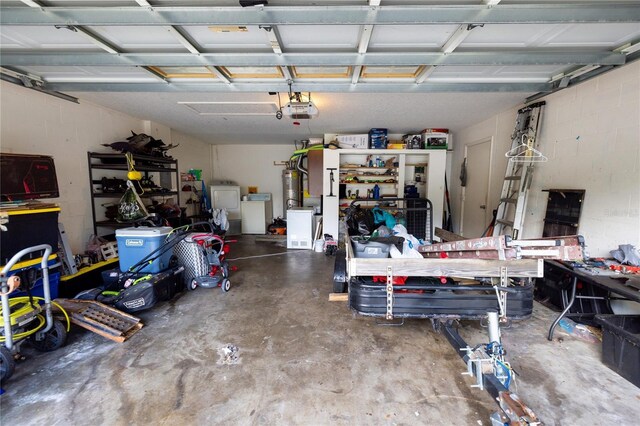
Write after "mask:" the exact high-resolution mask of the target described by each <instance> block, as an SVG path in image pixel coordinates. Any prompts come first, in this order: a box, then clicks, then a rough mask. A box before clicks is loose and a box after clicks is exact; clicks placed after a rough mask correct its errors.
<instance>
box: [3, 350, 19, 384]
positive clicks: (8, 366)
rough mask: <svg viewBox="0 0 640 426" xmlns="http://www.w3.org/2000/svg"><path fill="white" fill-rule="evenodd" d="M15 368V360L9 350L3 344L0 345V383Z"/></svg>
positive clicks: (9, 375)
mask: <svg viewBox="0 0 640 426" xmlns="http://www.w3.org/2000/svg"><path fill="white" fill-rule="evenodd" d="M15 369H16V361H15V359H13V355H12V354H11V351H10V350H9V349H7V348H6V347H5V346H0V385H1V384H3V383H4V382H5V380H8V379H9V377H11V375H12V374H13V371H14V370H15Z"/></svg>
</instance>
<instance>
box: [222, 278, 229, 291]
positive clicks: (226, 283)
mask: <svg viewBox="0 0 640 426" xmlns="http://www.w3.org/2000/svg"><path fill="white" fill-rule="evenodd" d="M220 288H221V289H222V291H223V292H225V293H226V292H228V291H229V289H230V288H231V281H229V280H228V279H226V278H225V279H223V280H222V283H221V284H220Z"/></svg>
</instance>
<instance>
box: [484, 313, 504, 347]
mask: <svg viewBox="0 0 640 426" xmlns="http://www.w3.org/2000/svg"><path fill="white" fill-rule="evenodd" d="M487 322H488V331H489V342H490V343H498V344H501V341H500V319H499V317H498V313H497V312H487Z"/></svg>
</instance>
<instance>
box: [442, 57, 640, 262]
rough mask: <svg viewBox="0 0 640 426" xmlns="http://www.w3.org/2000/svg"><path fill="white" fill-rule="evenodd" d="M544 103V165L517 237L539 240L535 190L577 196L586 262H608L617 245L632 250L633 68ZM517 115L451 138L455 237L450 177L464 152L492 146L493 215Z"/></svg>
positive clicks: (637, 225)
mask: <svg viewBox="0 0 640 426" xmlns="http://www.w3.org/2000/svg"><path fill="white" fill-rule="evenodd" d="M544 100H545V101H546V102H547V104H546V107H545V110H544V112H543V114H544V116H543V121H542V128H541V133H540V137H539V144H540V145H539V149H540V151H542V152H543V153H544V155H546V156H547V157H548V158H549V161H548V162H546V163H539V164H538V165H537V169H536V171H535V174H534V178H533V182H532V186H531V192H530V197H529V203H528V205H527V210H526V218H525V225H524V233H523V237H525V238H535V237H539V236H541V235H542V228H543V218H544V215H545V211H546V206H547V193H546V192H543V191H542V190H543V189H552V188H556V189H584V190H586V194H585V199H584V203H583V208H582V215H581V219H580V228H579V233H580V234H582V235H584V236H585V238H586V242H587V245H588V249H589V254H590V255H591V256H608V255H609V251H610V250H612V249H615V248H617V246H618V244H624V243H630V244H634V245H636V246H640V61H636V62H634V63H631V64H628V65H625V66H623V67H621V68H619V69H616V70H613V71H611V72H608V73H606V74H603V75H601V76H600V77H597V78H594V79H591V80H589V81H586V82H584V83H581V84H579V85H576V86H575V87H571V88H568V89H565V90H562V91H559V92H556V93H554V94H551V95H549V96H546V97H545V98H544ZM519 107H521V106H519ZM519 107H516V108H512V109H509V110H507V111H504V112H502V113H500V114H498V115H496V116H494V117H492V118H490V119H488V120H485V121H483V122H481V123H478V124H476V125H474V126H470V127H468V128H465V129H463V130H461V131H459V132H456V134H455V136H456V144H455V151H454V157H453V170H452V176H453V179H452V180H453V182H452V190H451V196H452V203H453V209H454V212H455V221H454V224H455V227H456V230H459V227H460V211H461V193H462V191H461V187H460V181H459V179H457V176H459V175H460V166H461V164H462V161H463V158H464V147H465V145H468V144H472V143H474V142H476V141H479V140H482V139H485V138H493V151H492V155H491V157H492V165H493V166H492V174H491V181H490V182H491V183H490V191H489V206H491V207H492V208H495V207H496V206H497V205H498V199H499V197H500V191H501V189H502V180H503V178H504V171H505V168H506V164H507V163H506V162H507V159H506V158H505V156H504V153H505V152H507V151H508V150H509V149H510V146H511V139H510V135H511V133H512V131H513V128H514V125H515V118H516V114H517V110H518V108H519Z"/></svg>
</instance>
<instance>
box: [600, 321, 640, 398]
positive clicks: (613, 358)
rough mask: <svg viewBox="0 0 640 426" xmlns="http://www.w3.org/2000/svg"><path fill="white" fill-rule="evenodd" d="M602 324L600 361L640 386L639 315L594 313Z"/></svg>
mask: <svg viewBox="0 0 640 426" xmlns="http://www.w3.org/2000/svg"><path fill="white" fill-rule="evenodd" d="M596 322H597V323H598V324H600V325H601V326H602V362H603V363H604V364H605V365H606V366H607V367H609V368H611V369H612V370H614V371H615V372H616V373H618V374H620V375H621V376H622V377H624V378H625V379H627V380H628V381H630V382H631V383H633V384H634V385H636V386H638V387H640V315H596Z"/></svg>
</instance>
